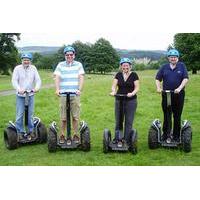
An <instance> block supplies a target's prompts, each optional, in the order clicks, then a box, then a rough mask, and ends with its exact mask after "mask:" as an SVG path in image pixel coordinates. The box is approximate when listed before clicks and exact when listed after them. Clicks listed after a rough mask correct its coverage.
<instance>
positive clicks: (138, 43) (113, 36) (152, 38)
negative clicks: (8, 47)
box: [16, 32, 174, 50]
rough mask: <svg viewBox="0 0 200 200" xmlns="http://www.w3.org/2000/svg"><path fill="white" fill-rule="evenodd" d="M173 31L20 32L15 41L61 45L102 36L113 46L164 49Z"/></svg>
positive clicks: (22, 45) (22, 43)
mask: <svg viewBox="0 0 200 200" xmlns="http://www.w3.org/2000/svg"><path fill="white" fill-rule="evenodd" d="M173 36H174V34H173V33H152V32H141V33H139V32H108V33H97V32H96V33H95V32H94V33H91V32H88V33H78V32H77V33H74V34H71V33H67V32H66V33H59V34H58V33H47V32H46V33H45V32H43V33H21V39H20V41H18V42H17V43H16V45H17V46H18V47H24V46H62V45H64V44H65V45H67V44H72V43H73V42H75V41H77V40H80V41H81V42H84V43H86V42H90V43H95V41H96V40H98V39H99V38H101V37H103V38H105V39H106V40H108V41H109V42H110V43H111V44H112V46H113V47H114V48H120V49H136V50H166V49H167V47H168V46H169V44H172V43H173Z"/></svg>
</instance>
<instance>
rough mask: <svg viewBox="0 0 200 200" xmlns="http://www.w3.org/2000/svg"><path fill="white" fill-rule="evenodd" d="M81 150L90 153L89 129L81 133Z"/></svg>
mask: <svg viewBox="0 0 200 200" xmlns="http://www.w3.org/2000/svg"><path fill="white" fill-rule="evenodd" d="M81 148H82V150H83V151H90V129H89V128H88V127H86V128H85V129H84V130H83V131H82V132H81Z"/></svg>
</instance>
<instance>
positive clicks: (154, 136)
mask: <svg viewBox="0 0 200 200" xmlns="http://www.w3.org/2000/svg"><path fill="white" fill-rule="evenodd" d="M148 144H149V148H150V149H157V148H158V147H159V143H158V132H157V130H155V129H154V128H153V127H152V126H151V127H150V129H149V135H148Z"/></svg>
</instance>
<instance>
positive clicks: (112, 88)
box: [110, 78, 118, 96]
mask: <svg viewBox="0 0 200 200" xmlns="http://www.w3.org/2000/svg"><path fill="white" fill-rule="evenodd" d="M117 83H118V80H117V79H116V78H114V79H113V83H112V87H111V90H112V92H111V93H110V95H112V96H114V95H115V94H116V92H117V91H116V90H117Z"/></svg>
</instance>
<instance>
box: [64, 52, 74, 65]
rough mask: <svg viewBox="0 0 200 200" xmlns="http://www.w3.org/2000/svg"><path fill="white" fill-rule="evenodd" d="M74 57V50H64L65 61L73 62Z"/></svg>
mask: <svg viewBox="0 0 200 200" xmlns="http://www.w3.org/2000/svg"><path fill="white" fill-rule="evenodd" d="M74 58H75V55H74V52H73V51H69V52H66V54H65V59H66V61H67V62H68V63H71V62H73V60H74Z"/></svg>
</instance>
